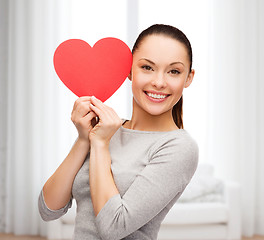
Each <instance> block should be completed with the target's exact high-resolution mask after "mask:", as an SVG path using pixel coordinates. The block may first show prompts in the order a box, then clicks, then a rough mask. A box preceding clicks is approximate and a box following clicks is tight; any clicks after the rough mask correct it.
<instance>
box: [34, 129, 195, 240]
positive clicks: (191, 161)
mask: <svg viewBox="0 0 264 240" xmlns="http://www.w3.org/2000/svg"><path fill="white" fill-rule="evenodd" d="M109 151H110V154H111V160H112V164H111V168H112V173H113V176H114V181H115V183H116V186H117V188H118V190H119V193H120V194H118V195H115V196H113V197H112V198H111V199H109V200H108V202H107V203H106V204H105V206H104V207H103V208H102V209H101V211H100V212H99V214H98V215H97V216H96V217H95V215H94V212H93V205H92V201H91V195H90V185H89V154H88V156H87V158H86V160H85V161H84V163H83V166H82V167H81V169H80V170H79V172H78V173H77V175H76V177H75V180H74V183H73V188H72V196H73V198H74V199H75V200H76V202H77V214H76V219H75V230H74V237H73V239H74V240H86V239H87V240H96V239H109V240H116V239H126V240H128V239H134V240H135V239H137V240H145V239H146V240H150V239H152V240H153V239H157V234H158V231H159V228H160V224H161V222H162V220H163V219H164V217H165V216H166V214H167V213H168V211H169V210H170V209H171V207H172V206H173V205H174V203H175V202H176V201H177V199H178V198H179V197H180V195H181V194H182V192H183V190H184V189H185V187H186V186H187V184H188V183H189V181H190V180H191V178H192V176H193V174H194V172H195V170H196V167H197V163H198V147H197V144H196V142H195V141H194V140H193V139H192V138H191V136H190V135H189V134H188V133H187V131H186V130H183V129H179V130H174V131H169V132H151V131H138V130H131V129H126V128H124V127H123V126H121V127H120V128H119V129H118V130H117V132H116V133H115V134H114V135H113V137H112V139H111V141H110V145H109ZM69 207H71V201H70V202H69V203H68V204H67V205H66V206H65V207H64V208H62V209H60V210H56V211H54V210H50V209H49V208H48V207H47V206H46V204H45V202H44V199H43V193H42V192H41V193H40V196H39V211H40V215H41V217H42V218H43V219H44V220H45V221H50V220H53V219H57V218H59V217H61V216H62V215H63V214H65V213H66V212H67V210H68V208H69Z"/></svg>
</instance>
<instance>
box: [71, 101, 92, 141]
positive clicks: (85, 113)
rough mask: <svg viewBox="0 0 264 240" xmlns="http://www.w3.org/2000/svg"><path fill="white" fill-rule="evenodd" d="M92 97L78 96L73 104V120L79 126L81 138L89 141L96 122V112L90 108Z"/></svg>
mask: <svg viewBox="0 0 264 240" xmlns="http://www.w3.org/2000/svg"><path fill="white" fill-rule="evenodd" d="M90 103H91V97H90V96H87V97H80V98H78V99H77V100H76V101H75V103H74V106H73V110H72V113H71V120H72V122H73V124H74V125H75V127H76V128H77V131H78V134H79V139H80V140H84V141H87V142H89V133H90V131H91V130H92V128H93V127H94V125H95V124H96V118H95V117H96V114H95V113H94V112H93V111H91V108H90Z"/></svg>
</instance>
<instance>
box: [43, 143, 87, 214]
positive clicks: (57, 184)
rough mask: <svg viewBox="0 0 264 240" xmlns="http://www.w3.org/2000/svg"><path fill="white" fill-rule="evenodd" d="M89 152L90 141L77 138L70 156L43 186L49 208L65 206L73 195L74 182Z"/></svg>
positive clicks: (54, 208)
mask: <svg viewBox="0 0 264 240" xmlns="http://www.w3.org/2000/svg"><path fill="white" fill-rule="evenodd" d="M88 152H89V142H87V141H83V140H82V139H80V138H77V140H76V141H75V143H74V145H73V147H72V149H71V151H70V152H69V154H68V156H67V157H66V158H65V160H64V161H63V162H62V164H61V165H60V166H59V167H58V168H57V170H56V171H55V173H54V174H53V175H52V176H51V177H50V178H49V179H48V181H47V182H46V183H45V185H44V187H43V196H44V200H45V203H46V205H47V207H48V208H49V209H52V210H58V209H61V208H63V207H64V206H65V205H66V204H67V203H68V202H69V201H70V199H71V197H72V194H71V192H72V184H73V181H74V178H75V176H76V174H77V172H78V171H79V169H80V168H81V166H82V164H83V162H84V160H85V158H86V156H87V154H88Z"/></svg>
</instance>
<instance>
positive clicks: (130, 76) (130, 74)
mask: <svg viewBox="0 0 264 240" xmlns="http://www.w3.org/2000/svg"><path fill="white" fill-rule="evenodd" d="M127 77H128V79H129V80H130V81H132V80H131V79H132V73H131V71H130V72H129V74H128V76H127Z"/></svg>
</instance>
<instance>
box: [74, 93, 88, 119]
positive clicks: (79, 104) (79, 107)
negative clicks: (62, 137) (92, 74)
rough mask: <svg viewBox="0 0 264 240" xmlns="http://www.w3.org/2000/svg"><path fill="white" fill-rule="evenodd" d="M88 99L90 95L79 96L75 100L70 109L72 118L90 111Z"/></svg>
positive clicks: (82, 115) (80, 116)
mask: <svg viewBox="0 0 264 240" xmlns="http://www.w3.org/2000/svg"><path fill="white" fill-rule="evenodd" d="M90 99H91V97H80V98H78V99H77V100H76V101H75V103H74V106H73V109H72V119H79V118H82V117H84V116H86V115H87V113H89V112H90V110H91V109H90Z"/></svg>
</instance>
